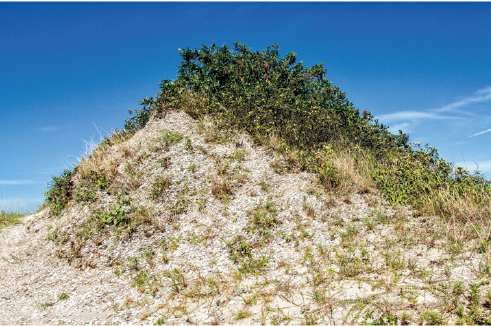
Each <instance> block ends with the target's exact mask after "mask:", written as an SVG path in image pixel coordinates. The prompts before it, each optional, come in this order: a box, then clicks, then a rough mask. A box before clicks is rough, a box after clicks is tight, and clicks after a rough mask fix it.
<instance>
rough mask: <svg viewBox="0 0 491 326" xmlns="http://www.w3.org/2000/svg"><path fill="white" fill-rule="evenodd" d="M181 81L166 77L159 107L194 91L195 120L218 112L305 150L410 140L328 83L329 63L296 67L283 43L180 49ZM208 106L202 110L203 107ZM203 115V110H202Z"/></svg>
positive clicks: (234, 122)
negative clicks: (346, 141) (337, 143)
mask: <svg viewBox="0 0 491 326" xmlns="http://www.w3.org/2000/svg"><path fill="white" fill-rule="evenodd" d="M181 56H182V58H183V61H182V62H181V66H180V67H179V73H180V75H179V76H178V79H177V80H176V81H174V82H171V81H169V80H165V81H163V82H162V84H161V92H160V93H159V96H158V97H157V98H156V99H155V100H153V102H152V104H154V105H155V106H156V108H157V109H159V110H162V109H163V108H164V107H166V106H168V105H172V106H177V107H180V106H181V105H182V104H187V102H184V101H183V94H186V93H187V91H192V93H193V94H195V100H196V102H198V103H199V104H204V105H198V108H196V107H195V108H187V109H188V110H193V112H191V113H192V114H193V115H198V116H199V115H202V114H205V113H210V114H214V115H216V114H219V115H220V116H221V118H222V119H223V120H225V121H227V122H229V123H230V124H231V125H233V126H234V127H237V128H239V129H244V130H246V131H248V132H249V133H251V134H253V135H258V136H264V135H267V134H270V133H275V134H277V135H279V136H280V137H281V138H283V139H285V140H286V142H287V144H288V145H290V146H294V147H298V148H311V147H312V146H314V147H316V146H318V145H319V144H321V143H324V142H329V141H333V140H336V139H339V138H340V137H341V136H344V137H347V138H350V139H352V140H353V141H354V142H355V143H358V144H360V145H363V146H365V147H366V146H370V147H374V146H375V147H377V146H382V145H383V146H386V144H387V143H391V144H393V145H394V146H399V145H403V144H405V143H406V141H407V136H405V135H404V136H394V135H391V134H390V133H388V132H387V131H386V129H387V127H385V126H383V125H382V126H381V125H379V124H378V122H376V121H375V122H373V123H371V121H372V120H373V118H372V116H371V115H370V113H368V112H365V113H364V114H363V115H362V116H360V113H359V111H358V109H355V108H354V107H353V105H352V103H350V102H349V101H348V100H347V98H346V96H345V94H344V93H343V92H341V90H340V89H339V88H338V87H337V86H334V87H333V86H332V84H331V82H329V81H328V80H327V78H325V72H326V71H325V69H324V67H323V66H322V64H318V65H315V66H313V67H311V68H308V67H306V66H304V65H303V63H302V62H299V63H296V54H295V53H293V52H292V53H289V54H287V56H286V57H285V58H280V57H279V51H278V46H277V45H273V46H272V47H268V48H267V49H266V50H264V51H263V52H253V51H251V50H250V49H248V48H247V47H246V46H245V45H242V44H240V43H238V42H237V43H234V49H233V50H232V49H229V48H228V47H227V46H226V45H224V46H223V47H218V48H217V47H216V46H215V45H212V46H211V47H207V46H205V45H203V47H202V49H201V50H196V49H189V48H188V49H187V50H183V51H182V52H181ZM200 108H201V110H200ZM196 110H198V111H196Z"/></svg>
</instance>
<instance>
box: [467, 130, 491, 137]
mask: <svg viewBox="0 0 491 326" xmlns="http://www.w3.org/2000/svg"><path fill="white" fill-rule="evenodd" d="M490 131H491V129H488V130H484V131H481V132H478V133H477V134H474V135H472V136H469V137H476V136H479V135H482V134H485V133H487V132H490Z"/></svg>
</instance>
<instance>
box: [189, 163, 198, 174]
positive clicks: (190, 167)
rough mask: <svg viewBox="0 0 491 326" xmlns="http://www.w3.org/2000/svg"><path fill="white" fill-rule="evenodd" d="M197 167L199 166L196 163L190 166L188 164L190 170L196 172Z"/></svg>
mask: <svg viewBox="0 0 491 326" xmlns="http://www.w3.org/2000/svg"><path fill="white" fill-rule="evenodd" d="M196 169H197V166H196V164H194V163H193V164H191V165H190V166H188V170H189V171H191V172H196Z"/></svg>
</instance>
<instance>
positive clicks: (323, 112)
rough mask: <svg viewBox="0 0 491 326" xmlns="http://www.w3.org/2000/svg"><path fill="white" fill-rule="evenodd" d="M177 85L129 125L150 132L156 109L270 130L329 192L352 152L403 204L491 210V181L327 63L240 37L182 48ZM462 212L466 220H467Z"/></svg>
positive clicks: (436, 209)
mask: <svg viewBox="0 0 491 326" xmlns="http://www.w3.org/2000/svg"><path fill="white" fill-rule="evenodd" d="M180 55H181V57H182V59H183V61H182V62H181V65H180V66H179V76H178V78H177V79H176V80H175V81H170V80H164V81H163V82H162V83H161V84H160V87H161V91H160V92H159V94H158V95H157V97H156V98H147V99H145V100H143V101H142V104H143V108H142V109H139V110H137V111H136V112H135V115H134V116H133V117H131V118H130V119H128V120H127V122H126V130H128V131H132V130H136V129H138V128H141V127H142V126H144V125H145V123H146V121H148V118H149V116H150V115H151V114H152V113H153V112H154V111H157V112H163V111H165V110H166V109H167V108H170V107H173V108H177V109H183V110H185V111H186V112H188V113H190V114H191V115H192V116H194V117H198V118H200V117H203V116H204V115H211V116H213V117H214V119H216V121H218V122H219V123H220V124H221V125H222V127H233V128H237V129H239V130H244V131H246V132H248V133H250V134H251V135H252V136H253V137H254V138H255V139H256V140H257V141H258V142H260V143H267V142H268V139H270V137H271V136H274V137H275V138H277V139H279V141H277V143H278V144H277V145H276V146H275V147H277V149H278V150H279V151H280V152H283V153H286V154H287V155H288V156H290V157H292V158H293V159H295V160H297V161H298V164H299V165H300V167H301V169H304V170H308V171H311V172H316V173H317V174H318V175H319V179H320V181H321V182H322V184H323V185H324V186H325V187H327V188H336V187H338V186H340V185H341V184H342V183H343V180H340V171H338V169H337V168H336V166H335V165H334V164H333V157H334V156H336V155H339V154H340V153H342V152H345V151H346V150H345V149H346V148H349V152H350V155H351V156H352V157H353V159H354V164H355V165H363V164H366V161H368V165H369V169H368V171H365V172H366V173H367V174H368V175H369V177H370V178H371V179H372V180H373V181H375V183H376V187H377V188H378V189H380V190H381V191H382V193H383V194H384V195H385V197H386V198H387V199H388V200H389V201H392V202H394V203H409V204H412V205H414V206H415V207H416V208H420V209H422V210H423V211H426V212H430V213H437V214H441V215H442V216H446V215H449V214H452V213H453V210H455V209H454V208H452V205H450V207H449V205H448V204H449V202H448V201H449V200H452V201H454V202H455V203H456V204H457V205H465V206H469V205H470V206H472V207H473V208H476V209H478V210H480V209H484V210H485V214H489V209H486V207H489V203H490V196H491V183H490V182H489V181H487V180H485V179H484V177H483V176H482V175H480V174H479V173H478V172H476V173H474V174H472V173H469V171H467V170H465V169H462V168H458V169H454V168H453V166H452V164H451V163H448V162H446V161H445V160H444V159H443V158H441V157H440V156H439V154H438V152H437V150H436V149H435V148H433V147H430V146H425V147H423V148H421V146H420V144H415V145H411V144H409V143H408V140H409V136H408V135H406V134H403V133H402V131H400V132H399V134H398V135H394V134H391V133H389V132H388V131H387V129H388V126H385V125H383V124H379V122H378V121H377V120H374V119H373V117H372V115H371V114H370V113H369V112H368V111H366V110H365V111H364V112H362V113H360V112H359V110H358V109H357V108H355V107H354V106H353V104H352V103H351V102H349V101H348V99H347V98H346V95H345V93H344V92H342V91H341V90H340V89H339V88H338V87H337V86H332V83H331V82H329V81H328V80H327V78H326V77H325V72H326V71H325V69H324V67H323V66H322V64H317V65H314V66H313V67H310V68H309V67H306V66H304V65H303V63H302V62H299V63H296V61H297V60H296V54H295V53H293V52H292V53H289V54H287V55H286V57H284V58H280V57H279V51H278V46H277V45H274V46H272V47H268V48H267V49H266V50H264V51H262V52H254V51H251V50H250V49H249V48H247V47H246V46H245V45H242V44H240V43H238V42H237V43H234V48H233V49H231V48H228V47H227V46H226V45H224V46H222V47H217V46H215V45H212V46H210V47H208V46H203V47H202V48H201V49H200V50H197V49H189V48H188V49H186V50H182V51H181V52H180ZM461 218H462V217H461Z"/></svg>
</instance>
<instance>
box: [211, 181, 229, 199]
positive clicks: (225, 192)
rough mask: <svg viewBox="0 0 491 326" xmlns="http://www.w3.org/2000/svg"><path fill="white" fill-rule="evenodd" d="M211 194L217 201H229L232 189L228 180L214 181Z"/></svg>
mask: <svg viewBox="0 0 491 326" xmlns="http://www.w3.org/2000/svg"><path fill="white" fill-rule="evenodd" d="M211 194H212V195H213V196H215V198H217V199H221V200H224V201H228V200H229V198H230V195H231V194H232V188H231V187H230V184H229V183H228V181H227V180H226V179H214V180H213V181H212V184H211Z"/></svg>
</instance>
